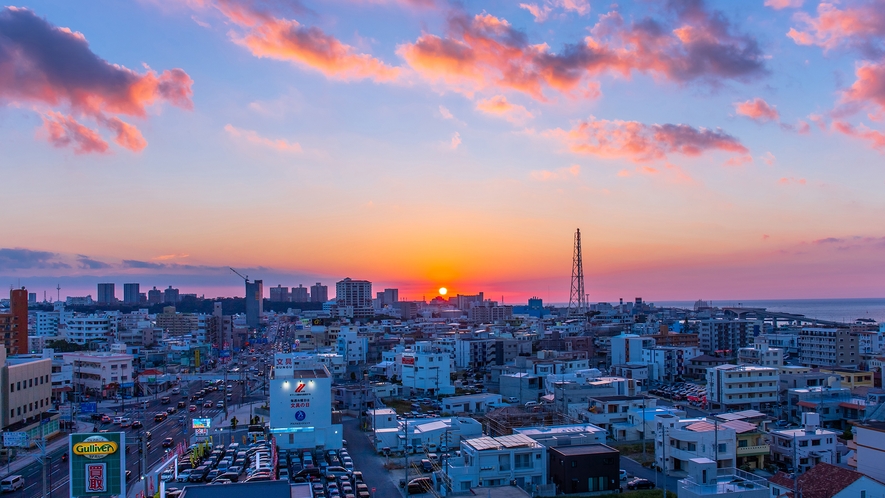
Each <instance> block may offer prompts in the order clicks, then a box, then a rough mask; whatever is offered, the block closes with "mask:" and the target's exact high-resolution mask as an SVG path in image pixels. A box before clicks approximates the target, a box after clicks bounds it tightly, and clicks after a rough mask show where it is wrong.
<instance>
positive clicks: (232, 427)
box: [230, 417, 239, 431]
mask: <svg viewBox="0 0 885 498" xmlns="http://www.w3.org/2000/svg"><path fill="white" fill-rule="evenodd" d="M238 423H239V420H237V417H233V418H232V419H230V430H232V431H235V430H237V424H238Z"/></svg>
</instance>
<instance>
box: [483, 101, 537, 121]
mask: <svg viewBox="0 0 885 498" xmlns="http://www.w3.org/2000/svg"><path fill="white" fill-rule="evenodd" d="M476 108H477V109H478V110H480V111H482V112H484V113H486V114H492V115H498V116H503V117H504V118H506V119H507V120H508V121H511V122H522V121H525V120H526V119H531V118H532V117H534V116H533V115H532V113H531V112H529V111H528V109H526V108H525V107H523V106H521V105H519V104H512V103H510V102H508V101H507V97H505V96H503V95H495V96H494V97H490V98H488V99H485V100H480V101H479V102H477V103H476Z"/></svg>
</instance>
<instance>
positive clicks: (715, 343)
mask: <svg viewBox="0 0 885 498" xmlns="http://www.w3.org/2000/svg"><path fill="white" fill-rule="evenodd" d="M758 327H759V325H758V324H757V323H755V322H754V321H752V320H729V319H722V318H708V319H706V320H701V321H700V324H699V330H698V341H699V343H700V347H701V351H703V352H705V353H715V352H717V351H721V352H730V353H731V354H732V355H733V354H736V353H737V350H738V349H740V348H745V347H747V346H749V345H751V344H752V343H753V337H754V336H755V335H756V330H757V329H758Z"/></svg>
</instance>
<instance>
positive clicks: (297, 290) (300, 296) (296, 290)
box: [289, 284, 310, 303]
mask: <svg viewBox="0 0 885 498" xmlns="http://www.w3.org/2000/svg"><path fill="white" fill-rule="evenodd" d="M289 300H290V301H292V302H293V303H307V302H310V294H308V292H307V287H304V286H302V285H301V284H298V287H292V290H290V291H289Z"/></svg>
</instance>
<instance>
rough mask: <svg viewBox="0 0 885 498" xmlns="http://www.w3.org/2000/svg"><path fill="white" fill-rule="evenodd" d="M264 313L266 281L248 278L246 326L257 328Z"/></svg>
mask: <svg viewBox="0 0 885 498" xmlns="http://www.w3.org/2000/svg"><path fill="white" fill-rule="evenodd" d="M263 313H264V282H263V281H262V280H255V281H254V282H250V281H248V280H246V326H247V327H249V328H250V329H257V328H258V324H259V323H260V321H261V315H262V314H263Z"/></svg>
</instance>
